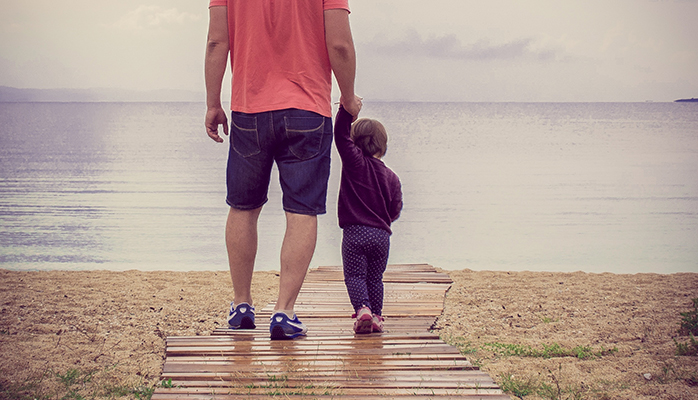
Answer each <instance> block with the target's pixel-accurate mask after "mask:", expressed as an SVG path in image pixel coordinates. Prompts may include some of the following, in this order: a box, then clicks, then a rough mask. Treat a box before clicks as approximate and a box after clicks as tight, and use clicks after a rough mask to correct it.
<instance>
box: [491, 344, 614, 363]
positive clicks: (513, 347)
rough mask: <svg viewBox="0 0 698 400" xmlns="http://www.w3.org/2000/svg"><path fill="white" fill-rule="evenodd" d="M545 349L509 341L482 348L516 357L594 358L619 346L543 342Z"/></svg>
mask: <svg viewBox="0 0 698 400" xmlns="http://www.w3.org/2000/svg"><path fill="white" fill-rule="evenodd" d="M542 347H543V349H542V350H539V349H535V348H533V347H531V346H528V345H521V344H509V343H499V342H495V343H485V344H484V345H483V346H482V348H483V349H485V350H490V351H492V352H493V353H495V354H496V355H500V356H515V357H540V358H553V357H576V358H578V359H580V360H585V359H593V358H596V357H602V356H606V355H609V354H612V353H615V352H616V351H618V349H617V348H613V349H605V348H603V347H601V349H600V350H598V351H594V350H593V349H592V348H591V347H588V346H575V347H573V348H571V349H568V348H565V347H562V346H560V345H559V344H558V343H553V344H549V345H548V344H545V343H543V344H542Z"/></svg>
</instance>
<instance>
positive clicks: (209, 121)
mask: <svg viewBox="0 0 698 400" xmlns="http://www.w3.org/2000/svg"><path fill="white" fill-rule="evenodd" d="M204 125H205V126H206V133H207V134H208V137H210V138H211V139H213V140H214V141H216V142H218V143H223V138H222V137H220V135H218V125H223V133H224V134H225V136H228V117H226V115H225V111H223V108H222V107H218V108H209V109H208V110H207V111H206V121H205V122H204Z"/></svg>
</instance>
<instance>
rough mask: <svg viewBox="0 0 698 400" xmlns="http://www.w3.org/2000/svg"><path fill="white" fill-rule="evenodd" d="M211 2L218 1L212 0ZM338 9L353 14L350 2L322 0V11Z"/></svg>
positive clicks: (344, 0)
mask: <svg viewBox="0 0 698 400" xmlns="http://www.w3.org/2000/svg"><path fill="white" fill-rule="evenodd" d="M211 1H216V0H211ZM337 8H341V9H343V10H347V11H348V12H351V10H349V0H322V9H323V10H334V9H337Z"/></svg>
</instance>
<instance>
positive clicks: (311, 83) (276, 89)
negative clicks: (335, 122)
mask: <svg viewBox="0 0 698 400" xmlns="http://www.w3.org/2000/svg"><path fill="white" fill-rule="evenodd" d="M209 6H210V7H214V6H227V7H228V35H229V37H230V62H231V65H232V70H233V82H232V86H233V87H232V96H231V100H230V108H231V109H232V110H233V111H240V112H244V113H258V112H264V111H273V110H282V109H286V108H297V109H301V110H307V111H313V112H316V113H318V114H320V115H323V116H325V117H331V116H332V105H331V97H330V96H331V91H332V69H331V67H330V60H329V56H328V54H327V46H326V44H325V19H324V11H325V10H331V9H344V10H347V11H349V3H348V0H294V1H289V0H281V1H273V0H254V1H251V0H210V3H209Z"/></svg>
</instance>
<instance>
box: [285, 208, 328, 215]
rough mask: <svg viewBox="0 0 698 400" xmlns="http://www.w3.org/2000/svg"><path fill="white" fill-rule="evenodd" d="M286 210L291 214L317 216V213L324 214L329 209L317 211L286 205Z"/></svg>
mask: <svg viewBox="0 0 698 400" xmlns="http://www.w3.org/2000/svg"><path fill="white" fill-rule="evenodd" d="M284 211H286V212H288V213H291V214H300V215H311V216H316V215H322V214H327V210H320V211H315V210H292V209H288V208H286V207H284Z"/></svg>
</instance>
